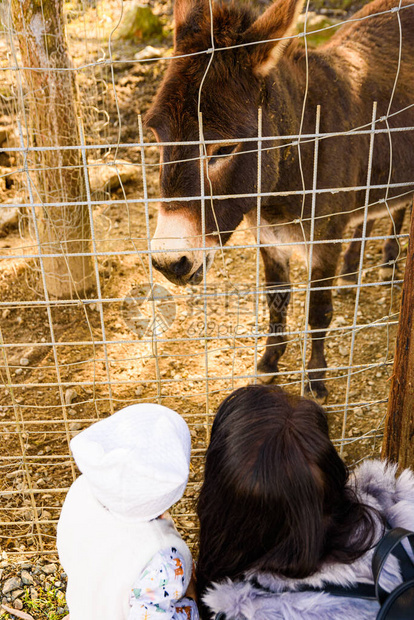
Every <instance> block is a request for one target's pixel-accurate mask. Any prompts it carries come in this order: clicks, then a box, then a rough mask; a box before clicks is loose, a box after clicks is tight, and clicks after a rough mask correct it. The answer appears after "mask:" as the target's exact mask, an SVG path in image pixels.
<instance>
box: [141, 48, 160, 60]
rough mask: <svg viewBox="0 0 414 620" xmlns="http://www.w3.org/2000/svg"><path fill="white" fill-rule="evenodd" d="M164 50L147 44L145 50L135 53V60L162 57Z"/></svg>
mask: <svg viewBox="0 0 414 620" xmlns="http://www.w3.org/2000/svg"><path fill="white" fill-rule="evenodd" d="M163 52H164V50H162V49H159V48H156V47H152V45H147V47H144V49H143V50H141V51H140V52H137V53H136V54H135V55H134V58H135V60H149V59H150V58H162V55H163Z"/></svg>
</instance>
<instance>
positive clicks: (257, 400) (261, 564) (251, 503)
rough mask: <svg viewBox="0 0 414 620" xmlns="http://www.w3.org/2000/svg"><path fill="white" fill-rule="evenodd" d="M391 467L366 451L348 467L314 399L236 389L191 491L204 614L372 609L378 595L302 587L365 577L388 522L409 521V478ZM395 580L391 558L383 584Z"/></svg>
mask: <svg viewBox="0 0 414 620" xmlns="http://www.w3.org/2000/svg"><path fill="white" fill-rule="evenodd" d="M395 473H396V469H395V467H392V466H387V464H386V463H384V462H380V461H366V462H364V463H362V465H360V466H359V467H358V468H357V470H356V471H355V473H354V474H353V475H351V476H349V474H348V470H347V468H346V466H345V464H344V463H343V461H342V460H341V459H340V457H339V456H338V454H337V452H336V450H335V448H334V446H333V444H332V443H331V441H330V439H329V434H328V425H327V421H326V416H325V413H324V410H323V409H322V408H321V407H320V406H319V405H318V404H316V403H315V402H313V401H311V400H307V399H304V398H298V397H294V396H290V395H288V394H287V393H285V392H283V391H282V390H280V389H278V388H275V387H271V386H261V385H258V386H248V387H244V388H240V389H239V390H236V391H235V392H233V393H232V394H231V395H230V396H229V397H228V398H226V399H225V400H224V401H223V403H222V404H221V405H220V407H219V410H218V412H217V416H216V419H215V421H214V424H213V429H212V434H211V442H210V446H209V448H208V450H207V458H206V469H205V480H204V484H203V487H202V489H201V492H200V497H199V501H198V515H199V518H200V555H199V561H198V566H197V584H198V594H199V600H200V601H201V602H202V610H201V613H202V617H203V618H205V619H206V618H211V617H214V615H215V614H217V613H219V612H222V613H223V614H225V617H226V618H227V619H233V618H237V619H244V618H246V619H250V618H252V619H253V618H254V619H255V620H270V619H272V620H273V619H276V618H280V619H282V618H283V619H286V620H294V619H296V618H297V619H298V620H299V619H300V620H311V619H313V618H315V619H317V620H325V619H326V620H328V619H329V620H336V619H338V620H344V618H358V619H359V618H375V616H376V614H377V612H378V609H379V606H378V604H377V603H376V602H375V601H370V600H363V599H356V598H349V597H343V596H340V597H338V596H334V595H332V594H329V593H327V592H325V591H316V592H313V591H309V586H311V587H315V588H321V587H324V586H325V585H326V584H336V585H342V586H349V585H353V584H356V583H357V582H365V583H372V571H371V559H372V554H373V547H374V546H375V544H376V543H377V541H378V540H379V539H380V538H381V536H382V535H383V532H384V528H385V524H386V523H387V522H389V523H390V524H391V526H392V527H396V526H402V527H406V528H407V529H414V477H413V475H412V474H411V472H410V471H409V470H406V471H405V472H403V474H402V475H401V476H400V477H399V478H397V479H396V477H395ZM398 581H399V568H398V563H397V561H395V562H394V558H392V561H391V562H389V563H388V564H387V571H386V574H385V580H384V581H381V583H382V584H383V586H384V587H385V588H387V589H392V588H393V587H395V585H397V583H398ZM305 588H307V590H306V591H299V590H301V589H302V590H304V589H305Z"/></svg>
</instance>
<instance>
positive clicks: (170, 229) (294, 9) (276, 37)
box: [146, 0, 303, 284]
mask: <svg viewBox="0 0 414 620" xmlns="http://www.w3.org/2000/svg"><path fill="white" fill-rule="evenodd" d="M302 4H303V0H276V2H275V3H274V4H273V5H272V6H271V7H269V8H268V9H267V10H266V11H265V13H264V14H263V15H261V16H260V17H257V15H255V14H254V13H253V11H252V10H251V9H250V8H247V7H246V6H245V5H244V4H243V5H242V6H241V7H240V6H236V5H235V4H215V5H213V7H212V12H213V26H212V25H211V15H210V5H209V1H208V0H176V1H175V7H174V18H175V36H174V56H175V58H174V59H173V60H171V64H170V66H169V68H168V70H167V72H166V75H165V77H164V80H163V83H162V85H161V87H160V89H159V91H158V93H157V96H156V98H155V101H154V102H153V104H152V107H151V108H150V110H149V112H148V114H147V117H146V124H147V126H149V127H150V128H151V129H152V130H153V132H154V134H155V136H156V138H157V140H158V141H159V142H160V143H165V142H167V143H171V144H169V145H164V146H162V147H161V173H160V184H161V195H162V202H161V204H160V206H159V213H158V222H157V229H156V231H155V235H154V238H153V240H152V243H151V247H152V250H153V252H154V253H153V263H154V266H155V267H156V268H157V269H159V270H160V271H161V272H162V273H163V274H164V275H165V276H166V277H167V278H169V279H170V280H171V281H172V282H175V283H178V284H186V283H188V282H190V283H198V282H199V281H200V280H201V278H202V276H203V273H202V272H203V250H201V249H197V248H203V247H204V240H203V239H205V247H206V249H207V257H206V265H207V267H209V266H210V264H211V263H212V261H213V256H214V252H215V250H216V249H217V248H218V247H219V246H220V244H224V243H226V242H227V241H228V239H229V238H230V236H231V234H232V232H233V231H234V230H235V228H236V227H237V226H238V225H239V223H240V222H241V220H242V219H243V215H244V214H245V213H247V212H248V211H250V210H251V209H253V208H254V207H255V205H256V198H255V197H237V195H240V194H242V195H243V194H252V193H254V192H255V191H257V190H256V188H257V142H255V141H254V137H257V135H258V121H257V118H258V115H257V111H258V107H259V106H260V105H263V106H264V116H263V135H272V132H273V131H274V126H273V123H274V121H273V120H271V119H270V115H269V114H267V113H266V100H267V97H268V91H269V88H270V83H271V82H270V79H269V78H268V76H269V74H270V72H271V71H272V69H273V67H274V66H275V64H276V63H277V61H278V59H279V58H280V56H281V54H282V51H283V49H284V47H285V45H286V43H287V41H288V40H286V39H285V40H283V41H281V39H282V38H283V37H287V36H289V35H290V34H291V32H292V29H293V28H294V26H295V24H296V20H297V17H298V13H299V12H300V10H301V8H302ZM212 32H213V33H214V34H213V37H214V39H213V40H214V49H215V51H214V54H213V57H211V55H212V51H211V48H212V47H213V44H212V38H211V37H212ZM256 42H258V43H256ZM206 50H207V53H206ZM200 112H201V115H202V123H201V115H200V114H199V113H200ZM201 125H202V133H203V139H204V140H205V141H214V140H217V141H220V143H219V144H207V145H206V146H205V149H204V147H202V148H203V151H202V154H203V155H204V158H203V159H202V160H201V163H200V146H199V144H196V142H197V141H199V140H200V134H201ZM243 138H253V140H252V141H247V142H237V140H238V139H243ZM232 140H233V141H232ZM234 140H236V141H234ZM183 142H184V143H185V142H190V144H182V143H183ZM191 142H193V144H191ZM278 157H279V155H278V151H277V150H273V151H268V152H263V158H262V185H261V187H262V191H266V189H270V190H271V189H272V187H274V184H275V182H276V180H277V168H278V166H277V163H278ZM203 187H204V195H205V196H206V198H205V200H204V201H203V200H202V199H201V198H200V196H201V195H202V190H203ZM210 196H215V197H216V198H214V199H212V198H210ZM230 196H233V197H230ZM218 197H220V198H218ZM203 214H204V215H203ZM203 232H204V233H205V237H204V238H203Z"/></svg>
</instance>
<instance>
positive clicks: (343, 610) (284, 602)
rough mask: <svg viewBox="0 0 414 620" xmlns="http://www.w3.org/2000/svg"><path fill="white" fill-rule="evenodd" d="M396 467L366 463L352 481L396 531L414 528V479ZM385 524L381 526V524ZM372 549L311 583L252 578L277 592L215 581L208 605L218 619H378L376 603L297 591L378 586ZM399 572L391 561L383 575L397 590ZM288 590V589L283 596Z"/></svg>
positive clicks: (332, 566) (272, 577)
mask: <svg viewBox="0 0 414 620" xmlns="http://www.w3.org/2000/svg"><path fill="white" fill-rule="evenodd" d="M395 474H396V466H391V465H387V464H386V463H385V462H384V461H365V462H364V463H362V464H361V465H360V466H359V467H358V468H357V469H356V470H355V472H354V474H353V475H352V476H351V477H350V481H349V484H350V485H352V486H354V487H355V488H356V489H357V493H358V496H359V497H360V498H361V500H362V501H363V502H364V503H366V504H369V505H370V506H373V507H375V508H377V509H378V510H379V512H380V513H381V514H382V515H384V517H385V518H386V519H387V521H388V522H389V523H390V524H391V526H392V527H404V528H406V529H409V530H414V475H413V473H412V472H411V471H410V470H408V469H406V470H405V471H404V472H403V473H402V474H401V475H400V476H399V477H398V478H396V477H395ZM378 525H379V524H378ZM373 552H374V550H373V549H371V550H370V551H368V552H367V553H365V554H364V555H363V556H362V557H360V558H359V559H358V560H356V561H355V562H353V563H352V564H340V563H330V564H328V563H326V564H325V565H324V566H323V567H322V568H321V570H319V571H318V572H317V573H315V574H314V575H312V576H311V577H308V578H307V579H301V580H294V579H287V578H284V577H278V576H276V575H270V574H255V575H253V574H249V575H248V576H247V577H253V576H254V577H256V579H257V580H258V581H259V583H260V584H262V585H263V586H264V587H266V588H267V589H270V590H271V591H272V592H271V593H268V592H264V591H263V592H262V591H260V590H258V589H257V588H254V586H253V585H251V584H250V583H249V581H247V580H246V581H243V582H232V581H231V580H230V579H229V580H226V581H223V582H221V583H213V584H212V586H211V587H210V588H209V589H208V590H207V592H206V594H205V596H204V598H203V601H204V603H205V604H206V605H207V606H208V607H209V608H210V610H211V612H212V617H214V615H215V614H216V613H218V612H219V611H221V612H224V613H225V614H226V616H227V619H228V620H230V619H233V618H234V619H237V620H253V619H254V620H282V619H283V620H348V618H349V619H355V620H356V619H358V620H371V619H372V620H374V619H375V618H376V615H377V613H378V610H379V605H378V603H376V602H375V601H366V600H363V599H356V598H348V597H338V596H332V595H330V594H327V593H325V592H316V593H315V592H295V590H296V589H297V588H298V586H299V585H304V584H306V585H309V586H314V587H321V586H323V584H324V583H329V584H335V585H341V586H347V585H353V584H355V583H356V582H364V583H373V579H372V570H371V561H372V555H373ZM399 580H400V575H399V568H398V563H397V561H396V560H395V558H393V557H392V558H391V559H390V560H389V561H388V562H387V564H386V567H385V570H384V571H383V577H382V578H381V585H382V586H383V587H384V588H385V589H386V590H391V589H393V588H394V587H395V586H396V585H397V584H398V582H399ZM282 590H287V591H286V592H283V593H282V594H278V592H281V591H282Z"/></svg>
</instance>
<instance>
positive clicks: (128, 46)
mask: <svg viewBox="0 0 414 620" xmlns="http://www.w3.org/2000/svg"><path fill="white" fill-rule="evenodd" d="M99 6H100V5H98V7H99ZM118 6H119V5H118V3H115V2H112V3H110V2H108V3H107V4H106V10H105V14H104V17H105V19H104V17H102V15H100V18H101V19H102V23H103V26H102V28H103V30H104V31H106V32H107V31H108V29H110V25H111V24H112V23H113V22H114V20H115V17H116V10H117V8H118ZM162 7H164V9H162ZM158 9H159V12H160V13H161V14H163V15H165V18H166V19H167V18H168V15H169V10H170V7H169V5H159V6H158ZM93 10H94V9H90V11H93ZM163 11H164V12H163ZM91 15H92V13H91ZM106 18H107V19H106ZM79 19H80V18H78V21H76V19H73V20H72V21H71V22H70V23H69V35H70V41H71V49H72V53H73V56H74V60H75V64H76V65H77V66H79V65H80V64H81V63H82V62H84V61H85V60H87V59H88V58H89V56H88V54H92V56H94V57H95V59H96V51H95V52H91V48H90V47H89V48H88V52H87V53H85V51H84V48H83V46H84V34H82V29H81V28H80V27H79V23H80V22H79ZM88 19H90V20H92V17H88ZM87 23H91V21H89V22H87ZM155 43H156V44H157V45H158V47H160V48H162V50H163V53H164V54H168V50H169V49H170V46H171V38H168V37H167V38H166V39H165V40H163V41H162V42H161V43H159V42H155ZM151 44H154V43H151ZM90 46H92V48H93V45H92V43H91V42H90ZM143 47H144V45H141V46H137V44H134V43H131V42H123V41H119V40H116V39H115V40H114V43H113V50H112V51H113V57H114V58H115V59H123V58H124V59H125V58H126V59H132V60H131V61H128V62H125V63H119V64H115V65H114V67H113V71H114V74H113V82H112V76H111V72H110V70H109V69H107V68H104V69H102V68H100V67H95V69H94V70H92V71H85V72H82V71H81V72H80V75H79V86H80V90H81V97H82V101H83V102H84V109H86V107H87V106H86V103H85V102H87V101H89V103H91V93H92V95H93V102H92V103H93V105H94V106H95V107H96V108H98V109H99V110H102V109H105V110H106V112H107V114H108V118H109V123H108V124H107V125H106V126H105V127H104V128H103V129H102V130H99V127H98V129H97V128H96V127H97V126H98V125H97V124H98V121H97V118H98V120H99V118H101V116H102V115H101V116H100V115H99V114H98V115H96V114H95V115H94V113H93V114H92V113H91V115H90V116H88V114H86V113H85V119H86V122H89V121H90V126H89V128H90V133H89V134H88V136H89V138H88V139H89V141H90V143H92V142H93V140H97V139H99V140H100V142H99V144H101V145H102V144H104V143H106V142H109V143H111V144H113V145H114V146H116V144H117V142H120V143H134V142H137V141H138V121H137V115H138V114H139V113H144V112H145V110H146V109H147V108H148V105H149V103H150V101H151V99H152V97H153V95H154V93H155V91H156V89H157V86H158V84H159V82H160V80H161V77H162V74H163V72H164V70H165V68H166V66H167V62H168V61H167V60H165V59H161V60H159V61H158V62H156V63H136V62H133V58H134V54H135V53H136V52H137V51H140V50H142V49H143ZM105 51H106V53H107V51H108V50H107V49H106V50H105ZM103 74H104V80H105V86H104V87H102V88H101V86H100V84H101V83H100V82H99V80H100V79H102V75H103ZM6 86H7V84H5V83H4V84H3V85H2V88H3V89H5V88H6ZM115 95H116V96H115ZM2 102H3V103H2ZM1 106H3V109H2V114H3V118H2V119H1V118H0V124H2V123H5V121H6V120H7V119H6V118H5V117H6V116H7V117H8V120H10V121H11V122H12V123H13V122H15V118H14V117H11V111H10V110H11V106H10V103H7V105H5V104H4V98H3V99H2V100H1V101H0V110H1ZM117 108H118V109H117ZM88 119H89V121H88ZM90 119H92V120H90ZM93 123H95V125H94V126H93ZM146 139H147V140H148V141H150V140H151V141H152V137H151V136H150V135H149V134H146ZM95 143H96V142H95ZM99 151H100V152H99V153H98V152H97V153H92V154H91V156H93V157H97V156H98V155H99V156H102V155H103V154H104V153H105V152H108V149H106V148H104V147H102V148H101V149H99ZM114 153H115V149H114V148H113V149H112V150H111V152H110V154H109V156H108V159H111V157H113V155H114ZM0 157H1V161H0V164H1V166H3V175H6V176H5V177H4V178H5V180H6V183H5V184H4V186H3V187H1V197H2V198H3V201H5V202H13V203H15V202H21V201H22V200H23V198H24V196H25V190H24V187H23V186H22V175H21V174H20V173H17V172H16V167H17V168H18V167H19V166H21V162H19V160H18V157H15V156H9V155H7V154H6V153H4V152H3V153H2V154H0ZM116 157H118V158H122V159H123V160H127V161H129V162H131V163H132V164H134V165H135V166H136V170H137V174H138V177H139V180H135V181H134V183H132V184H125V185H124V186H122V187H120V188H118V189H117V190H115V191H113V192H112V193H111V194H110V195H109V194H107V195H106V198H108V199H109V198H110V199H111V202H109V201H108V202H104V203H101V204H98V205H96V207H95V214H94V218H95V225H96V230H97V233H96V236H97V250H98V252H106V253H107V255H105V256H101V257H99V259H98V268H99V277H100V286H101V298H102V299H103V300H104V301H103V302H102V304H100V303H99V300H98V303H97V302H96V301H94V300H91V302H90V303H81V302H76V303H71V302H59V303H58V304H53V305H52V306H51V307H50V310H49V314H48V309H47V307H46V305H45V304H44V303H39V302H42V301H44V294H43V293H42V291H41V286H40V283H39V272H38V266H37V264H36V262H35V261H34V260H31V259H28V258H26V257H25V255H26V254H28V253H30V249H31V246H32V245H33V240H32V239H31V238H30V237H29V236H27V233H25V229H24V227H22V230H19V229H17V228H14V229H12V230H11V231H9V232H8V233H7V234H6V236H4V237H2V238H0V254H1V261H0V300H1V301H2V302H7V305H3V306H2V309H1V312H2V315H1V316H2V318H1V324H0V325H1V338H2V339H3V342H4V344H5V345H12V346H6V348H4V349H3V352H1V351H0V356H1V355H2V357H0V359H1V361H0V436H1V443H2V446H3V455H4V457H5V458H4V459H2V461H1V483H0V491H1V492H2V493H3V494H4V498H3V501H2V509H1V514H0V520H1V521H3V522H5V523H8V524H9V526H8V527H7V526H5V525H3V526H2V535H1V536H2V540H1V547H2V549H4V550H5V551H8V552H19V553H21V552H35V551H38V550H39V549H41V547H40V543H39V538H41V541H42V545H43V549H44V550H47V551H51V552H53V550H54V538H55V523H56V520H57V518H58V516H59V511H60V506H61V502H62V501H63V499H64V495H65V492H66V489H67V487H68V486H69V485H70V484H71V482H72V480H73V476H74V474H75V470H74V467H73V463H72V462H71V460H70V458H69V450H68V440H69V439H70V438H71V437H72V436H73V434H74V433H77V432H79V430H81V429H83V428H84V427H86V426H87V425H89V424H90V422H91V421H92V420H96V419H98V418H100V417H104V416H107V415H109V414H110V413H111V411H114V410H117V409H119V408H121V407H123V406H125V405H127V404H130V403H135V402H147V401H152V402H161V403H162V404H164V405H168V406H170V407H172V408H175V409H176V410H177V411H179V412H180V413H181V414H182V415H183V417H184V418H185V419H186V421H187V422H188V424H189V426H190V429H191V435H192V441H193V459H192V467H191V479H190V484H189V487H188V489H187V491H186V494H185V497H184V498H183V500H182V501H181V502H179V504H178V505H177V506H176V507H175V510H174V515H175V517H176V518H177V523H178V525H179V527H180V528H181V530H182V531H183V533H184V535H185V537H186V539H187V540H188V541H189V542H190V544H191V543H194V542H195V541H196V518H195V498H196V496H197V492H198V489H199V487H200V484H201V481H202V471H203V455H204V451H205V448H206V442H207V440H208V433H209V429H210V425H211V422H212V419H213V416H214V411H215V410H216V408H217V405H218V403H219V402H220V401H221V400H222V398H223V397H224V396H225V395H226V394H228V393H229V391H231V390H232V389H234V388H236V387H239V386H241V385H244V384H245V383H246V382H248V381H250V380H251V378H252V376H253V375H254V361H255V354H254V348H255V343H256V340H257V350H258V358H259V356H260V354H261V352H262V351H263V347H264V341H265V338H264V337H260V335H259V336H258V337H255V336H254V335H253V331H254V329H255V327H256V320H257V327H258V334H260V333H264V332H266V329H267V324H266V322H267V311H266V305H265V301H264V297H263V294H262V295H261V296H259V301H258V307H257V310H258V313H257V319H256V305H255V297H254V292H255V290H256V253H257V251H256V248H255V247H254V245H253V244H254V241H253V237H252V236H251V234H250V233H249V231H247V230H246V228H245V226H243V225H242V226H241V227H240V229H239V230H237V231H236V233H235V234H234V236H233V238H232V241H231V243H230V244H229V246H228V247H226V248H225V249H224V251H223V255H222V256H217V257H216V260H215V264H214V265H213V267H212V269H211V270H210V271H209V273H208V277H207V290H206V291H204V289H203V285H200V286H199V287H186V288H185V289H182V288H179V287H177V286H175V285H173V284H171V283H169V282H167V281H166V280H165V278H163V276H162V275H161V274H159V273H158V272H153V280H154V282H156V283H158V284H159V285H160V288H159V289H158V293H159V294H160V295H161V296H162V295H164V297H163V298H162V299H161V301H159V302H157V304H156V310H157V317H158V325H157V327H156V329H155V332H156V338H153V337H152V328H151V324H152V303H151V300H149V299H148V288H147V287H146V284H147V283H148V282H149V281H150V265H149V259H148V255H147V254H145V252H146V251H147V250H148V238H147V232H148V231H147V225H146V215H145V209H144V206H143V205H142V203H140V202H135V200H138V199H139V200H142V199H143V197H144V187H143V183H142V167H141V151H140V148H139V147H136V146H127V147H122V148H119V149H117V150H116ZM145 158H146V164H147V167H146V174H147V183H148V193H149V197H150V198H156V197H157V196H158V195H159V189H158V166H157V163H158V152H157V148H156V147H147V148H146V149H145ZM4 170H6V172H4ZM155 223H156V209H155V206H154V204H153V203H151V204H150V209H149V228H150V232H151V233H152V232H153V230H154V228H155ZM388 229H389V221H386V220H385V219H384V220H381V221H378V222H377V223H376V224H375V228H374V231H373V235H374V236H375V235H384V234H387V232H388ZM407 230H408V216H406V221H405V224H404V228H403V232H405V233H406V232H407ZM352 232H353V231H351V230H350V231H348V234H349V235H352ZM245 244H251V246H252V247H251V248H249V249H243V250H240V249H237V248H236V247H234V246H237V245H245ZM405 244H406V240H405V239H404V240H403V241H402V253H401V258H400V261H399V263H398V269H397V271H396V274H395V277H396V279H399V278H401V274H402V270H403V264H404V260H403V256H404V246H405ZM381 249H382V242H381V241H375V240H374V241H368V242H367V245H366V251H365V257H364V271H363V276H362V281H363V284H364V285H365V284H374V283H377V284H375V285H374V286H367V287H363V288H362V289H361V293H360V298H359V306H358V312H357V323H356V326H355V329H354V333H355V341H354V355H353V358H352V359H350V347H351V339H352V332H353V330H352V329H351V328H352V325H353V319H354V309H355V294H353V293H352V292H349V293H347V294H345V295H339V294H337V293H335V298H334V320H333V322H332V324H331V331H330V332H329V334H328V337H327V342H326V345H327V346H326V350H327V361H328V365H329V368H330V369H331V370H329V372H328V375H327V385H328V387H329V391H330V395H329V400H328V403H327V412H328V418H329V424H330V429H331V434H332V437H333V438H334V439H336V440H339V439H340V438H341V437H344V438H346V439H347V442H346V444H344V447H343V452H342V454H343V457H344V458H345V459H346V460H347V462H349V463H350V464H353V463H355V462H357V461H359V460H360V459H362V458H365V457H367V456H370V455H372V454H378V453H379V449H380V443H381V429H382V424H383V420H384V415H385V412H386V398H387V394H388V388H389V377H390V375H391V371H392V365H391V364H392V359H393V352H394V344H395V335H396V321H397V318H398V315H397V313H398V309H399V302H400V292H401V286H400V284H398V283H394V284H393V283H387V284H386V285H382V284H380V283H379V269H380V265H381V262H382V257H381ZM17 256H22V257H21V258H18V257H17ZM291 276H292V282H293V283H294V293H293V296H292V302H291V305H290V310H289V318H288V327H289V329H290V330H291V332H292V335H291V338H290V342H289V345H288V349H287V351H286V354H285V355H284V356H283V358H282V361H281V363H280V371H281V375H280V376H279V377H278V383H279V384H281V385H284V386H285V387H288V388H289V389H291V390H292V391H294V392H296V393H300V389H301V380H302V377H303V376H304V375H303V368H302V364H301V359H302V355H303V347H304V337H303V333H299V334H298V333H297V332H298V331H302V332H303V330H304V327H305V326H304V307H305V300H306V282H307V274H306V270H305V268H304V266H303V264H302V263H301V262H300V261H299V259H298V257H296V256H294V257H293V260H292V269H291ZM260 282H263V270H262V267H260ZM205 293H207V295H206V294H205ZM137 298H138V301H137ZM51 326H52V328H53V340H54V342H55V345H54V346H52V345H51V342H52V335H51ZM206 334H207V338H206V337H205V335H206ZM102 343H104V344H102ZM309 344H310V343H308V349H307V350H308V352H309ZM349 364H350V365H351V366H352V369H351V372H350V374H349V376H348V370H347V368H348V366H349ZM10 382H11V383H12V384H13V385H14V387H10ZM348 382H349V391H348V402H347V403H346V393H347V384H348ZM345 414H346V420H345V417H344V416H345ZM28 489H32V490H33V493H32V494H31V493H29V492H28Z"/></svg>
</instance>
